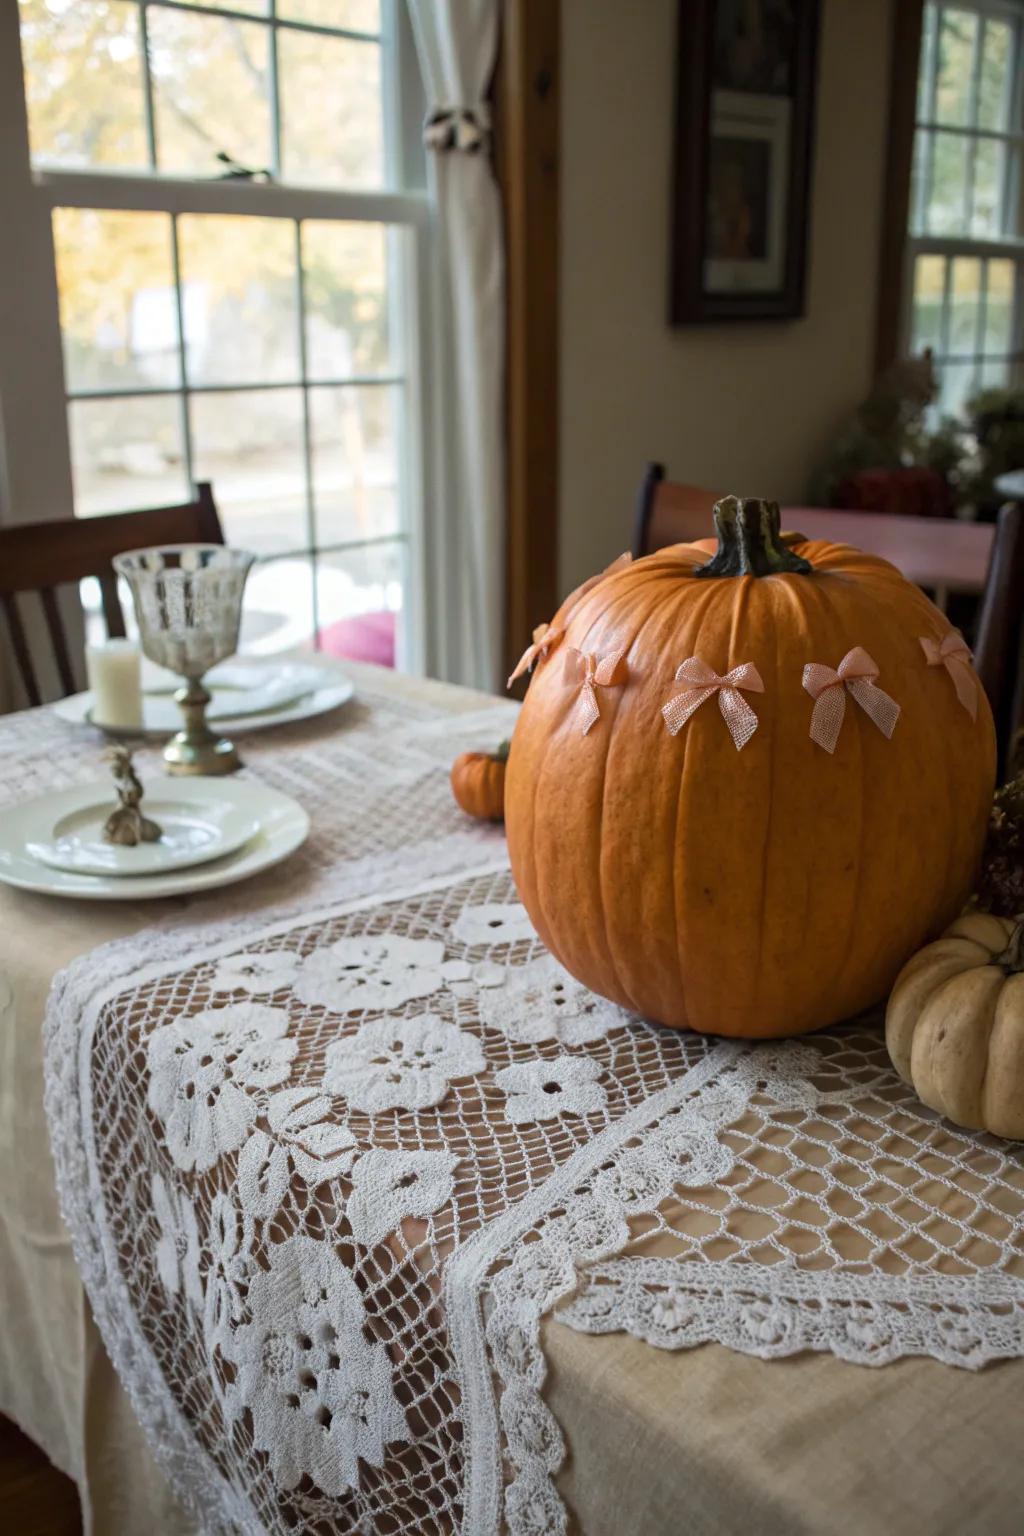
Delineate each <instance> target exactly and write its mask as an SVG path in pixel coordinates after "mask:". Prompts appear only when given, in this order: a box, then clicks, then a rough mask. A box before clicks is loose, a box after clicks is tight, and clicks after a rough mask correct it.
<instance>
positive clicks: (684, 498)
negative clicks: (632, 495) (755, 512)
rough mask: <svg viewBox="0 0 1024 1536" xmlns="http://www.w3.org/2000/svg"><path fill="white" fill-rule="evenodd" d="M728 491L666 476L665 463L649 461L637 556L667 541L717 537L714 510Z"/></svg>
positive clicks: (639, 509) (636, 534)
mask: <svg viewBox="0 0 1024 1536" xmlns="http://www.w3.org/2000/svg"><path fill="white" fill-rule="evenodd" d="M724 495H725V492H724V491H708V490H705V489H704V488H703V487H702V486H699V485H680V484H678V483H677V482H675V481H672V480H666V479H665V466H664V465H663V464H648V466H647V469H646V471H645V472H644V478H643V480H642V482H641V485H640V494H639V495H638V497H637V503H636V516H635V519H634V523H633V559H634V560H639V559H640V557H641V556H642V555H651V554H653V553H654V551H655V550H656V549H664V547H665V545H666V544H688V543H690V542H691V541H692V540H693V539H710V538H713V537H714V532H715V530H714V528H713V526H712V523H711V513H712V511H713V509H714V505H715V502H716V501H719V500H720V499H721V497H722V496H724Z"/></svg>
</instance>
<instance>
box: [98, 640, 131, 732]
mask: <svg viewBox="0 0 1024 1536" xmlns="http://www.w3.org/2000/svg"><path fill="white" fill-rule="evenodd" d="M85 670H86V673H87V675H88V678H89V688H90V690H91V692H92V720H93V723H94V724H95V725H101V726H108V727H109V728H110V729H112V730H118V731H138V730H141V728H142V684H141V676H140V674H141V664H140V660H139V647H138V645H137V644H136V642H135V641H134V640H106V641H104V642H103V644H102V645H87V646H86V648H85Z"/></svg>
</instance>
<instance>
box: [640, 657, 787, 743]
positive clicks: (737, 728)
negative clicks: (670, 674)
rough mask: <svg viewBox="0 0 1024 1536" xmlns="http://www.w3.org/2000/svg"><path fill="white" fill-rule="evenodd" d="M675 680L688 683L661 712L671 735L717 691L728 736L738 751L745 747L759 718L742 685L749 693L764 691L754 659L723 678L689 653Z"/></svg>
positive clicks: (734, 668) (680, 728)
mask: <svg viewBox="0 0 1024 1536" xmlns="http://www.w3.org/2000/svg"><path fill="white" fill-rule="evenodd" d="M676 682H677V683H685V684H686V687H685V688H684V689H683V692H682V693H677V694H676V696H675V698H674V699H670V700H669V702H668V703H667V704H666V705H665V706H664V708H663V709H662V711H661V713H662V715H663V716H664V719H665V724H666V725H667V726H668V729H669V733H670V734H671V735H672V736H675V735H676V734H677V733H678V732H679V731H681V730H682V728H683V726H684V725H685V724H686V722H687V720H689V718H690V716H691V715H692V714H693V713H694V712H695V711H696V710H698V709H700V706H701V705H702V704H703V703H704V700H705V699H710V697H711V695H712V694H713V693H717V694H718V707H719V709H720V710H721V712H722V719H723V720H724V721H725V723H726V725H727V726H728V727H729V735H730V736H731V737H732V739H733V743H734V745H735V747H736V750H737V752H738V751H739V750H740V749H741V747H745V746H746V744H747V742H748V741H749V740H750V738H751V736H753V734H754V732H755V731H756V730H757V726H758V720H757V715H756V714H755V712H754V711H753V710H752V709H751V707H750V705H749V704H748V703H747V701H746V699H745V698H743V697H742V695H741V694H740V691H739V690H740V689H741V688H743V689H745V690H746V691H747V693H764V683H763V682H762V681H761V674H760V672H758V670H757V668H756V667H755V666H754V664H753V662H751V661H745V662H743V664H742V665H741V666H738V667H733V669H732V671H731V672H727V673H726V674H725V676H724V677H719V675H718V673H717V672H715V671H714V670H713V669H712V668H711V667H709V666H708V664H707V662H704V661H701V659H700V657H699V656H688V657H687V659H686V660H685V661H684V662H683V663H682V665H681V666H680V667H679V668H678V669H677V671H676Z"/></svg>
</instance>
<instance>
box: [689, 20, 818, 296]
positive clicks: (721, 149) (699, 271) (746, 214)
mask: <svg viewBox="0 0 1024 1536" xmlns="http://www.w3.org/2000/svg"><path fill="white" fill-rule="evenodd" d="M819 10H820V5H819V0H679V12H678V39H677V79H676V139H675V161H674V178H673V182H674V184H673V199H672V218H671V240H672V250H671V283H670V296H669V320H670V323H671V324H672V325H699V324H708V323H715V322H719V321H735V320H740V321H742V320H793V319H797V318H799V317H800V316H801V315H802V314H803V313H804V296H805V288H806V276H807V243H808V237H809V223H810V178H811V164H812V159H813V141H814V107H815V86H816V76H817V53H818V23H819Z"/></svg>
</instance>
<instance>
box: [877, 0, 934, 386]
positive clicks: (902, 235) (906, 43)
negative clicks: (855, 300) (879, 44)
mask: <svg viewBox="0 0 1024 1536" xmlns="http://www.w3.org/2000/svg"><path fill="white" fill-rule="evenodd" d="M923 21H924V0H895V3H894V5H893V13H892V43H891V48H892V56H891V63H890V68H889V125H888V130H887V134H886V144H887V156H886V170H885V192H884V196H883V201H882V228H881V240H880V244H879V252H878V301H877V304H876V308H875V373H876V374H880V373H884V372H885V371H886V369H887V368H889V367H891V365H892V364H893V363H894V362H895V361H896V359H897V358H898V357H899V356H900V353H901V351H902V340H903V336H902V329H903V300H904V283H905V276H906V274H905V263H906V258H907V232H908V229H909V221H910V179H911V174H912V171H913V163H914V123H915V118H916V112H917V75H918V69H919V67H920V57H921V30H922V26H923Z"/></svg>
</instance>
